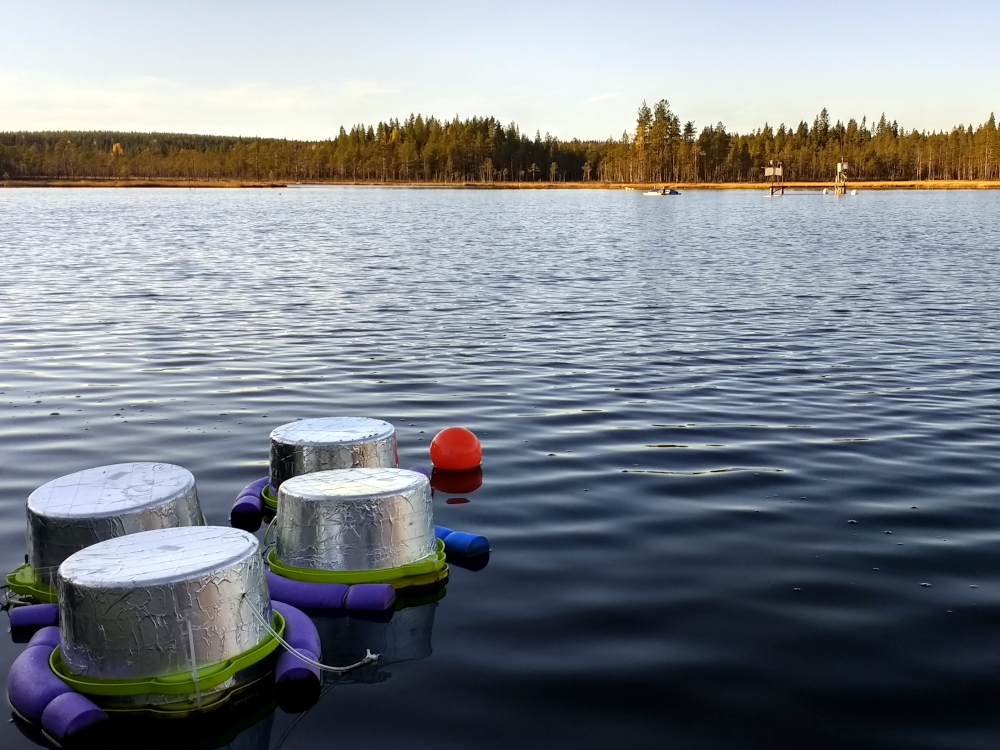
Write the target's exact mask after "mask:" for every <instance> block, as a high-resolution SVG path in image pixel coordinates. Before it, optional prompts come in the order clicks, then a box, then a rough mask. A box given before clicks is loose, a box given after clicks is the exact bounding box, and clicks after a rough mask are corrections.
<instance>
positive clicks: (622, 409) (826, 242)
mask: <svg viewBox="0 0 1000 750" xmlns="http://www.w3.org/2000/svg"><path fill="white" fill-rule="evenodd" d="M0 249H2V253H0V305H2V307H0V456H2V460H0V542H2V544H0V567H2V568H3V571H7V570H10V569H12V568H14V567H15V566H16V565H18V564H19V563H20V562H21V561H22V560H23V554H24V552H25V542H24V529H25V517H24V503H25V500H26V498H27V495H28V494H29V493H30V492H31V491H32V490H33V489H34V488H35V487H37V486H39V485H40V484H42V483H44V482H46V481H48V480H50V479H53V478H55V477H57V476H60V475H62V474H66V473H69V472H72V471H76V470H79V469H83V468H87V467H90V466H98V465H102V464H108V463H115V462H120V461H136V460H156V461H165V462H170V463H176V464H180V465H182V466H185V467H187V468H188V469H190V470H191V471H192V472H193V473H194V475H195V477H196V479H197V482H198V490H199V494H200V497H201V500H202V503H203V506H204V509H205V511H206V515H207V516H208V519H209V522H210V523H215V524H223V525H227V524H228V513H229V507H230V505H231V503H232V499H233V497H234V496H235V494H236V492H237V491H238V490H239V489H240V488H241V487H242V486H243V485H245V484H247V483H248V482H250V481H252V480H254V479H256V478H257V477H259V476H263V475H264V474H266V461H267V450H268V441H267V439H268V434H269V432H270V430H271V429H273V428H274V427H276V426H278V425H280V424H283V423H285V422H289V421H291V420H294V419H298V418H301V417H311V416H325V415H358V416H360V415H364V416H373V417H379V418H382V419H386V420H389V421H391V422H393V423H394V424H395V425H396V428H397V430H398V436H399V458H400V465H401V466H403V467H409V466H414V465H424V466H428V465H429V461H428V458H427V446H428V444H429V441H430V438H431V437H433V435H434V434H435V433H436V432H437V431H438V430H440V429H442V428H444V427H446V426H449V425H452V424H459V425H464V426H467V427H469V428H471V429H472V430H474V431H475V432H476V433H477V434H478V435H479V436H480V438H481V440H482V443H483V447H484V462H483V471H484V483H483V486H482V487H481V488H480V489H478V490H477V491H475V492H473V493H471V494H466V495H464V496H463V497H464V498H465V499H467V500H468V502H455V501H456V500H457V498H456V497H454V496H450V495H445V494H441V493H438V494H436V496H435V514H436V520H437V522H438V523H440V524H443V525H446V526H449V527H452V528H459V529H462V530H468V531H474V532H477V533H481V534H484V535H486V536H488V537H489V539H490V541H491V544H492V549H493V552H492V558H491V560H490V562H489V565H488V566H487V567H486V568H485V569H484V570H481V571H478V572H472V571H469V570H464V569H459V568H453V571H452V577H451V581H450V583H449V584H448V586H447V596H446V597H445V598H444V599H442V600H440V601H439V602H436V603H428V604H425V605H423V606H422V607H417V608H413V609H411V610H404V612H403V613H397V615H396V617H395V618H394V621H393V622H392V623H389V624H388V625H386V624H380V623H365V622H358V623H353V625H352V624H351V623H345V622H344V621H330V622H327V623H324V624H323V628H324V633H325V634H326V635H325V636H324V637H325V641H326V643H327V644H328V645H329V646H330V648H331V649H332V648H340V647H343V648H344V650H345V654H344V656H343V658H345V659H346V658H347V657H348V656H350V655H351V654H350V653H349V652H350V651H351V648H353V647H355V646H357V647H360V645H361V644H363V643H369V644H375V645H376V647H377V648H383V649H385V648H390V650H391V651H392V653H393V654H394V655H395V657H396V658H397V660H396V661H395V662H394V663H390V664H385V665H384V666H382V667H380V668H379V669H378V670H376V671H375V672H374V673H369V674H366V675H358V676H356V679H353V680H349V681H347V682H344V683H340V684H331V685H330V686H329V689H328V690H327V691H326V692H325V693H324V695H323V697H322V699H321V701H320V703H319V704H318V705H317V706H316V707H315V708H313V709H312V710H311V711H309V712H308V713H306V714H303V715H300V716H298V717H295V716H291V715H289V714H285V713H283V712H281V711H277V712H276V713H274V714H271V715H268V716H265V717H263V718H260V717H255V719H254V720H257V719H259V721H258V722H257V723H256V724H255V725H254V726H252V727H250V728H249V729H247V730H246V731H245V732H243V733H242V734H241V735H240V736H239V737H238V738H237V740H235V741H234V745H233V746H234V747H247V748H249V747H255V748H268V747H270V748H278V747H283V748H320V747H330V746H332V744H337V745H341V744H343V746H348V745H349V744H353V745H356V746H362V747H365V748H456V749H457V748H511V747H517V748H558V747H572V748H606V747H638V746H647V747H664V746H669V747H683V748H736V747H741V748H742V747H755V748H777V747H789V748H792V747H794V748H802V747H811V748H816V747H829V748H844V747H878V748H932V747H933V748H940V747H948V748H985V747H995V746H997V744H1000V697H998V696H1000V481H998V480H1000V451H998V443H1000V358H998V344H1000V315H998V312H997V311H998V303H1000V269H998V252H1000V193H998V192H985V191H983V192H878V193H864V192H863V193H861V194H860V195H858V196H856V197H846V198H839V199H838V198H834V197H833V196H827V197H823V196H821V195H816V194H813V195H788V196H785V197H784V198H774V199H768V198H767V197H766V196H763V195H762V194H761V192H760V191H753V192H744V191H732V192H689V193H685V194H684V195H681V196H678V197H672V198H655V199H654V198H647V197H643V196H642V195H640V194H637V193H630V192H625V191H570V190H566V191H524V192H516V191H474V190H468V191H458V190H401V189H388V188H387V189H377V188H289V189H283V190H280V191H278V190H270V191H252V190H244V191H228V190H103V189H85V190H33V189H32V190H29V189H25V190H4V191H0ZM449 500H451V501H452V502H450V503H449V502H448V501H449ZM851 521H854V522H855V523H850V522H851ZM889 532H891V533H889ZM923 584H931V585H930V586H926V585H923ZM348 625H351V627H348ZM338 629H339V630H338ZM338 633H339V635H338ZM352 639H353V640H352ZM386 643H388V644H389V646H388V647H387V646H386V645H385V644H386ZM352 644H353V645H352ZM348 646H350V647H348ZM20 649H21V646H15V645H13V644H11V643H10V639H9V638H8V637H6V636H5V637H4V638H3V639H0V672H2V674H6V672H7V668H8V667H9V665H10V663H11V661H12V660H13V659H14V657H15V656H16V655H17V654H18V653H19V651H20ZM338 658H341V657H340V656H339V655H337V654H336V653H334V652H332V651H329V650H328V659H338ZM150 739H155V737H153V738H150ZM143 742H144V740H143V741H140V740H137V739H136V738H134V737H120V738H119V744H120V746H122V747H130V748H131V747H141V746H143ZM359 743H360V744H359ZM0 746H2V747H4V748H5V750H14V749H20V748H28V747H34V746H35V745H34V744H32V743H31V742H30V741H29V740H28V739H26V738H25V737H23V736H22V734H21V733H20V732H19V731H18V729H17V728H16V727H15V725H13V724H5V725H4V726H2V727H0ZM189 746H190V747H194V746H195V745H194V744H191V745H189Z"/></svg>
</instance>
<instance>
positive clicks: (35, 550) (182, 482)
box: [7, 463, 205, 602]
mask: <svg viewBox="0 0 1000 750" xmlns="http://www.w3.org/2000/svg"><path fill="white" fill-rule="evenodd" d="M204 523H205V519H204V517H203V516H202V512H201V507H200V505H199V503H198V492H197V489H196V488H195V482H194V477H193V476H192V475H191V472H189V471H187V470H186V469H183V468H181V467H180V466H173V465H171V464H160V463H127V464H114V465H111V466H101V467H98V468H95V469H86V470H85V471H78V472H76V473H75V474H69V475H67V476H64V477H60V478H59V479H55V480H53V481H51V482H48V483H47V484H44V485H42V486H41V487H39V488H38V489H37V490H35V491H34V492H32V493H31V495H30V496H29V497H28V563H27V564H26V565H24V566H22V567H21V568H18V569H17V570H15V571H13V572H12V573H11V574H10V575H8V576H7V585H8V586H10V588H11V590H12V591H13V592H14V593H15V594H18V595H19V596H21V597H23V598H26V599H33V600H36V601H42V602H55V600H56V592H55V579H56V570H57V568H58V567H59V565H60V564H61V563H62V562H63V560H65V559H66V558H68V557H69V556H70V555H72V554H73V553H75V552H78V551H79V550H82V549H84V548H86V547H89V546H90V545H92V544H95V543H97V542H101V541H104V540H107V539H114V538H117V537H122V536H125V535H126V534H134V533H136V532H140V531H150V530H153V529H164V528H172V527H178V526H200V525H203V524H204Z"/></svg>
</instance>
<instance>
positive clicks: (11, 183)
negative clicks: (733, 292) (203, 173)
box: [0, 179, 1000, 191]
mask: <svg viewBox="0 0 1000 750" xmlns="http://www.w3.org/2000/svg"><path fill="white" fill-rule="evenodd" d="M664 184H666V185H668V186H669V187H671V188H674V189H675V190H681V191H684V190H760V191H766V190H767V185H766V184H765V183H761V182H695V183H685V182H675V183H655V184H654V183H632V184H611V183H604V182H451V183H441V182H364V181H357V182H341V181H328V180H316V181H307V182H255V181H252V180H169V179H155V180H55V179H44V180H43V179H39V180H6V181H3V182H0V187H4V188H22V187H36V188H37V187H56V188H71V187H72V188H87V187H100V188H282V187H288V186H289V185H342V186H350V185H355V186H357V185H363V186H369V187H395V188H434V189H455V188H462V189H470V190H636V191H642V190H651V189H658V188H660V187H662V186H663V185H664ZM847 187H848V189H849V190H1000V181H991V182H984V181H982V180H919V181H917V180H908V181H899V182H849V183H848V186H847ZM823 188H830V189H831V190H832V188H833V182H832V181H831V182H788V183H785V190H791V191H794V190H822V189H823Z"/></svg>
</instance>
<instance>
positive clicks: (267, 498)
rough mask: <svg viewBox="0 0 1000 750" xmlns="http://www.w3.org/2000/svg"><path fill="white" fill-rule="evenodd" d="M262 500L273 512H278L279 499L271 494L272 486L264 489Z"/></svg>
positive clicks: (265, 486) (261, 492) (261, 493)
mask: <svg viewBox="0 0 1000 750" xmlns="http://www.w3.org/2000/svg"><path fill="white" fill-rule="evenodd" d="M260 500H261V502H262V503H264V505H266V506H267V507H268V508H270V509H271V510H273V511H277V510H278V498H276V497H275V496H274V495H272V494H271V485H269V484H265V485H264V489H262V490H261V491H260Z"/></svg>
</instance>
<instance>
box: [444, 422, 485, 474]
mask: <svg viewBox="0 0 1000 750" xmlns="http://www.w3.org/2000/svg"><path fill="white" fill-rule="evenodd" d="M482 462H483V447H482V446H481V445H480V444H479V438H477V437H476V436H475V435H473V434H472V433H471V432H469V431H468V430H466V429H464V428H462V427H449V428H448V429H446V430H441V432H439V433H438V434H437V435H435V436H434V439H433V440H431V463H432V464H434V466H435V467H436V468H438V469H443V470H444V471H465V470H466V469H474V468H476V467H477V466H479V464H481V463H482Z"/></svg>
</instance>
